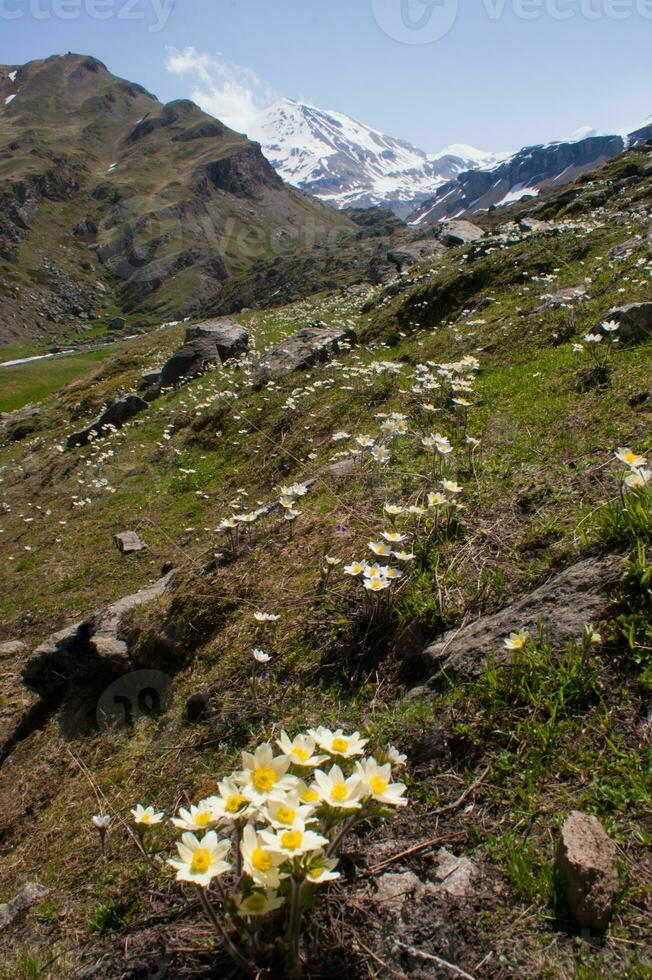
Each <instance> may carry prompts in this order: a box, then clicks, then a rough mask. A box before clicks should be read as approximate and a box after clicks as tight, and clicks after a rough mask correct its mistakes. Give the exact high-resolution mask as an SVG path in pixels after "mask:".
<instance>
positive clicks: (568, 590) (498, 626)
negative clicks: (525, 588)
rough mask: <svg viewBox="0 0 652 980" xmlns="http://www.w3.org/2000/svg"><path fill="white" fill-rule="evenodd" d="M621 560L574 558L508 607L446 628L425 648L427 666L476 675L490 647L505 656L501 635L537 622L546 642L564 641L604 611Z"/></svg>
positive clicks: (500, 660)
mask: <svg viewBox="0 0 652 980" xmlns="http://www.w3.org/2000/svg"><path fill="white" fill-rule="evenodd" d="M621 564H622V561H621V559H620V558H619V557H618V556H615V555H607V556H606V557H599V558H587V559H585V560H584V561H580V562H577V564H575V565H572V566H571V567H570V568H567V569H566V570H565V571H563V572H561V573H560V574H559V575H555V576H554V578H552V579H550V581H549V582H547V583H546V584H545V585H542V586H541V587H540V588H538V589H536V590H535V591H534V592H531V593H529V594H528V595H526V596H524V597H523V598H522V599H519V600H518V601H517V602H515V603H514V604H513V605H511V606H508V607H507V608H506V609H502V610H501V611H500V612H497V613H495V614H494V615H492V616H483V617H482V618H481V619H478V620H476V621H475V622H474V623H469V625H468V626H463V627H461V628H460V629H453V630H450V631H449V632H448V633H444V635H443V636H441V637H440V638H439V639H438V640H437V641H436V642H435V643H432V644H431V645H430V646H428V647H426V649H425V650H424V651H423V654H422V656H423V659H424V661H425V664H426V666H427V667H428V668H429V669H430V670H432V671H433V672H435V673H436V674H437V675H439V674H440V673H444V672H446V673H451V674H458V675H460V676H463V677H474V676H478V675H479V674H481V673H482V671H483V669H484V663H485V660H486V657H487V656H488V654H490V653H491V654H494V655H495V658H496V662H497V663H502V664H506V663H508V662H509V660H510V659H511V654H510V652H509V651H508V650H506V649H505V647H504V646H503V640H504V639H505V637H507V636H509V634H510V633H511V632H513V631H514V630H520V629H525V630H528V631H529V632H530V634H531V635H532V636H536V634H537V630H538V628H539V625H541V627H542V628H543V631H544V635H545V638H546V640H547V642H549V643H550V644H552V646H553V647H560V646H563V645H564V644H565V643H567V642H568V640H569V639H570V638H572V637H577V636H580V635H581V634H582V631H583V629H584V627H585V626H586V625H587V624H589V623H597V622H598V621H599V620H600V619H601V618H602V617H603V616H604V615H605V613H606V612H607V609H608V607H609V601H610V596H611V594H612V592H613V589H614V587H615V585H616V584H617V582H618V580H619V577H620V568H621ZM433 680H434V678H433Z"/></svg>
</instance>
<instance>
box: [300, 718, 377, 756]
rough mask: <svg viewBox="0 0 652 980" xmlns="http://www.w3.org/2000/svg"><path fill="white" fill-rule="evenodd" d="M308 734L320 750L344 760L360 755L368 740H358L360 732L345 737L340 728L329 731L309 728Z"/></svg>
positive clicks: (321, 727)
mask: <svg viewBox="0 0 652 980" xmlns="http://www.w3.org/2000/svg"><path fill="white" fill-rule="evenodd" d="M308 734H309V735H310V736H311V737H312V738H314V739H315V741H316V742H317V745H318V746H319V747H320V749H323V750H324V751H325V752H330V754H331V755H341V756H344V758H345V759H350V758H351V757H352V756H354V755H362V753H363V750H364V747H365V745H366V744H367V742H368V741H369V739H368V738H360V732H353V734H352V735H345V734H344V732H343V731H342V729H341V728H338V729H337V730H336V731H334V732H333V731H331V730H330V728H324V727H323V726H322V725H320V726H319V728H311V729H310V731H309V732H308Z"/></svg>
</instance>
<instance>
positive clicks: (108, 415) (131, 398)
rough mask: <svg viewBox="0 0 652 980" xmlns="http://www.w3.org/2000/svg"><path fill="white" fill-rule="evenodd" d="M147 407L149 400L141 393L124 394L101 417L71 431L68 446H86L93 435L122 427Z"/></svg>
mask: <svg viewBox="0 0 652 980" xmlns="http://www.w3.org/2000/svg"><path fill="white" fill-rule="evenodd" d="M145 408H147V402H146V401H144V399H142V398H141V397H140V396H139V395H133V394H132V395H124V396H123V397H122V398H118V399H117V401H114V402H113V404H112V405H109V407H108V408H107V409H105V411H104V412H102V414H101V415H100V416H99V418H96V419H95V421H94V422H91V424H90V425H87V426H86V428H85V429H82V430H81V431H80V432H73V433H71V434H70V435H69V436H68V438H67V439H66V447H67V448H68V449H72V448H74V447H75V446H85V445H86V444H87V443H88V442H89V440H90V439H91V438H92V437H93V436H98V435H99V436H101V435H106V434H107V433H108V432H110V431H111V429H112V428H116V429H119V428H121V427H122V426H123V425H124V424H125V422H128V421H129V419H131V418H133V417H134V415H138V413H139V412H142V411H143V409H145Z"/></svg>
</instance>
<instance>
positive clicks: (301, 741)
mask: <svg viewBox="0 0 652 980" xmlns="http://www.w3.org/2000/svg"><path fill="white" fill-rule="evenodd" d="M276 744H277V745H278V747H279V748H280V750H281V752H283V754H284V755H286V756H288V758H289V759H290V761H291V762H293V763H294V765H295V766H313V767H314V766H319V765H321V763H322V762H323V761H324V759H326V758H328V757H327V756H325V755H316V754H315V748H316V742H315V739H314V738H312V737H311V736H310V735H297V736H296V737H295V738H293V739H291V738H290V737H289V735H288V734H287V732H281V737H280V738H279V739H277V740H276Z"/></svg>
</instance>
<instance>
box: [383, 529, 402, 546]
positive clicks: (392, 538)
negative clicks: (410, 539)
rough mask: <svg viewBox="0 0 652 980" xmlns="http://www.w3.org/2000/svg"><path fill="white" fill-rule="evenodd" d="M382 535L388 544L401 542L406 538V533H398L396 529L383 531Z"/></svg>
mask: <svg viewBox="0 0 652 980" xmlns="http://www.w3.org/2000/svg"><path fill="white" fill-rule="evenodd" d="M382 536H383V537H384V539H385V541H389V543H390V544H402V543H403V542H404V541H405V540H406V538H407V534H399V532H398V531H383V532H382Z"/></svg>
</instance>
